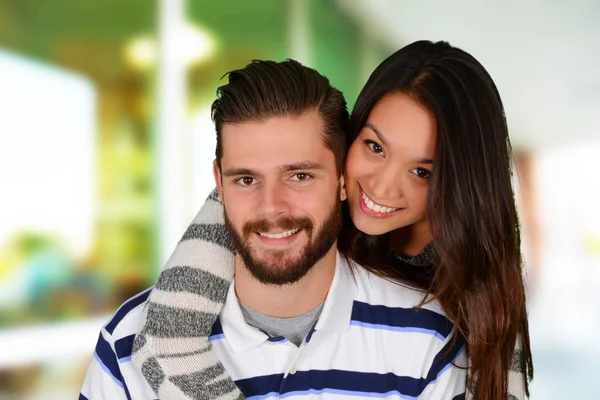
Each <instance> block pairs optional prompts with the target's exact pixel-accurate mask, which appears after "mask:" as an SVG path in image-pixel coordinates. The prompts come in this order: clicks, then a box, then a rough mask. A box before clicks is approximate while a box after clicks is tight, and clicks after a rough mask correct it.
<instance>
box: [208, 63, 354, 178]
mask: <svg viewBox="0 0 600 400" xmlns="http://www.w3.org/2000/svg"><path fill="white" fill-rule="evenodd" d="M226 75H228V76H229V83H227V84H226V85H223V86H221V87H219V88H218V89H217V99H216V100H215V101H214V102H213V104H212V108H211V113H212V119H213V122H214V123H215V128H216V131H217V148H216V151H215V156H216V159H217V165H218V167H219V168H221V158H222V157H223V147H222V137H221V135H222V133H223V126H224V125H225V124H227V123H243V122H256V121H264V120H266V119H268V118H273V117H297V116H300V115H302V114H304V113H305V112H309V111H313V110H315V111H318V113H319V115H320V116H321V118H322V121H323V127H324V132H323V142H324V144H325V145H326V146H327V148H329V149H330V150H331V151H332V152H333V154H334V156H335V163H336V167H337V171H338V176H340V175H341V173H342V168H343V165H344V157H345V155H346V149H347V147H346V146H347V143H346V135H345V133H346V125H347V123H348V110H347V108H346V100H345V99H344V96H343V94H342V93H341V92H340V91H339V90H338V89H336V88H334V87H333V86H331V84H330V83H329V80H328V79H327V78H326V77H324V76H323V75H321V74H319V73H318V72H317V71H315V70H314V69H312V68H308V67H305V66H304V65H302V64H300V63H299V62H297V61H294V60H289V59H288V60H285V61H282V62H274V61H257V60H255V61H252V62H251V63H250V64H248V65H246V66H245V67H244V68H242V69H238V70H234V71H231V72H229V73H228V74H226Z"/></svg>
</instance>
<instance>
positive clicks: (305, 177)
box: [292, 172, 311, 181]
mask: <svg viewBox="0 0 600 400" xmlns="http://www.w3.org/2000/svg"><path fill="white" fill-rule="evenodd" d="M310 178H311V176H310V174H307V173H305V172H298V173H296V174H294V175H292V180H293V181H306V180H308V179H310Z"/></svg>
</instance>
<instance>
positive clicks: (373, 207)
mask: <svg viewBox="0 0 600 400" xmlns="http://www.w3.org/2000/svg"><path fill="white" fill-rule="evenodd" d="M362 198H363V200H364V201H365V204H366V205H367V208H368V209H369V210H373V211H375V212H378V213H384V214H385V213H391V212H394V211H396V210H397V208H390V207H384V206H380V205H379V204H375V203H374V202H373V200H371V199H370V198H369V196H367V195H366V194H365V192H362Z"/></svg>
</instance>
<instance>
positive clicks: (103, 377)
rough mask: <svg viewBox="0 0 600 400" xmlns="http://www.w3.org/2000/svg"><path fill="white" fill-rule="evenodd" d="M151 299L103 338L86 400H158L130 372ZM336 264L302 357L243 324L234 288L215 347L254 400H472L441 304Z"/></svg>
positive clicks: (123, 312)
mask: <svg viewBox="0 0 600 400" xmlns="http://www.w3.org/2000/svg"><path fill="white" fill-rule="evenodd" d="M148 294H149V290H148V291H145V292H143V293H141V294H140V295H138V296H136V297H134V298H132V299H131V300H129V301H127V302H125V303H124V304H123V306H121V308H120V309H119V310H118V311H117V313H116V314H115V315H114V317H113V318H112V319H111V320H110V321H109V323H108V324H107V325H106V326H105V327H104V328H103V329H102V332H101V333H100V337H99V340H98V345H97V347H96V351H95V353H94V356H93V357H92V360H91V363H90V367H89V370H88V373H87V375H86V378H85V381H84V384H83V387H82V390H81V397H80V399H88V400H99V399H107V400H108V399H111V400H112V399H131V400H154V399H156V398H157V396H156V394H154V393H153V391H152V389H151V388H150V386H149V385H148V384H147V382H146V381H145V379H144V377H143V376H142V374H141V372H140V371H139V370H138V369H137V367H135V366H134V365H133V364H132V362H131V348H132V345H133V339H134V337H135V334H136V333H137V332H138V331H139V330H140V329H141V325H142V308H143V307H144V304H145V303H146V301H147V298H148ZM423 296H424V293H423V292H422V291H419V290H416V289H413V288H409V287H406V286H403V285H399V284H396V283H392V282H390V281H387V280H385V279H382V278H380V277H377V276H375V275H373V274H372V273H369V272H368V271H366V270H365V269H363V268H361V267H360V266H357V265H353V266H352V267H350V266H349V265H348V264H347V263H346V261H345V259H344V258H343V257H341V256H340V255H339V254H338V257H337V263H336V271H335V274H334V278H333V282H332V285H331V288H330V290H329V293H328V295H327V298H326V300H325V303H324V305H323V311H322V313H321V316H320V318H319V320H318V322H317V323H316V325H315V326H314V327H313V328H312V329H311V330H310V332H309V333H308V335H307V336H306V338H305V339H304V341H303V343H302V344H301V346H300V347H297V346H296V345H294V344H293V343H291V342H290V341H288V340H287V339H286V338H284V337H272V336H269V335H268V334H267V333H264V332H262V331H260V330H258V329H256V328H254V327H252V326H250V325H248V324H247V323H246V321H245V320H244V317H243V315H242V311H241V309H240V306H239V303H238V300H237V298H236V295H235V291H234V284H232V285H231V288H230V290H229V293H228V296H227V300H226V302H225V306H224V308H223V310H222V312H221V314H220V316H219V319H218V321H217V322H216V323H215V325H214V327H213V332H212V334H211V336H210V338H209V339H210V340H211V342H212V344H213V349H214V351H215V352H216V354H217V356H218V358H219V359H220V360H221V361H222V363H223V364H224V366H225V369H226V370H227V372H228V373H229V374H230V376H231V377H232V378H233V380H234V381H235V383H236V384H237V385H238V387H239V388H240V389H241V391H242V393H243V394H244V396H245V397H246V398H247V399H252V400H267V399H278V398H282V399H283V398H286V399H287V398H290V399H295V398H306V397H308V398H312V399H344V398H348V399H350V398H353V399H357V398H379V399H383V398H385V399H449V400H458V399H464V398H465V384H466V379H467V371H466V369H465V368H463V367H464V366H465V365H466V359H467V355H466V351H465V347H464V341H463V340H461V339H460V338H455V337H454V334H455V330H454V328H453V326H452V324H451V323H450V321H449V320H448V319H447V318H446V317H445V316H444V313H443V312H442V310H441V307H440V305H439V303H437V302H429V303H427V304H426V305H424V306H423V307H421V308H420V309H417V305H418V304H420V302H421V300H422V299H423Z"/></svg>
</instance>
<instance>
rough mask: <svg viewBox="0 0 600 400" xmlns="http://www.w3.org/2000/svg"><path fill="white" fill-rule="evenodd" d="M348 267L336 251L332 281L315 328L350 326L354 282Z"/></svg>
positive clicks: (329, 329) (331, 328)
mask: <svg viewBox="0 0 600 400" xmlns="http://www.w3.org/2000/svg"><path fill="white" fill-rule="evenodd" d="M350 268H351V267H350V266H349V265H348V262H347V261H346V259H345V258H344V257H343V256H342V255H341V254H340V253H339V252H338V253H337V257H336V268H335V274H334V276H333V281H332V282H331V287H330V289H329V293H328V294H327V298H326V299H325V304H323V311H322V312H321V317H320V318H319V321H317V325H316V326H315V330H317V331H344V330H346V329H348V327H349V326H350V318H351V316H352V306H353V304H354V298H355V295H356V282H355V280H354V277H353V276H352V271H351V269H350Z"/></svg>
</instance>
